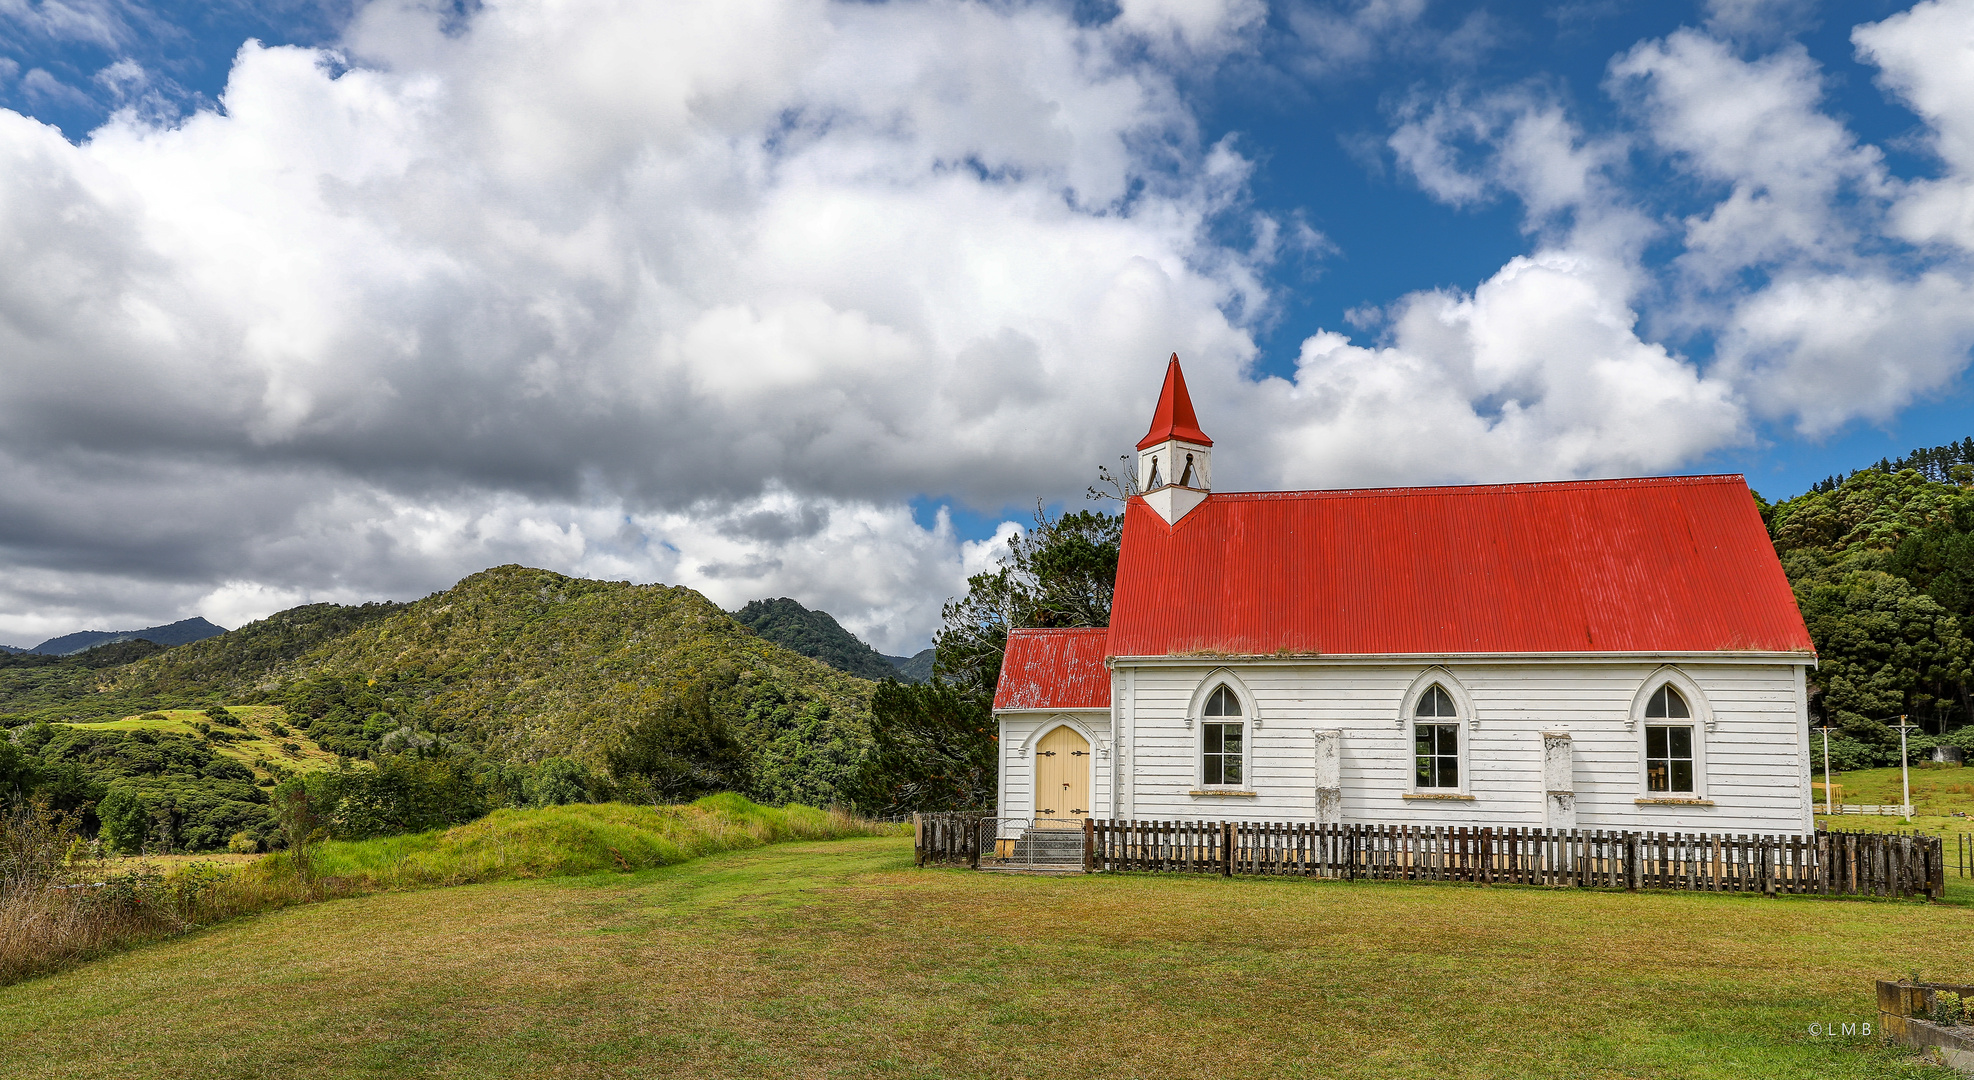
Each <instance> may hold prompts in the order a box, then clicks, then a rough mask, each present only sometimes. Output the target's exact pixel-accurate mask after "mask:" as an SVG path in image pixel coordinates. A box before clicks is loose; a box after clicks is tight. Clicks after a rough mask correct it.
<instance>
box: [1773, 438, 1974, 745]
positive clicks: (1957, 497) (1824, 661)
mask: <svg viewBox="0 0 1974 1080" xmlns="http://www.w3.org/2000/svg"><path fill="white" fill-rule="evenodd" d="M1936 456H1938V455H1936ZM1929 460H1930V459H1929ZM1944 471H1946V470H1945V469H1944V468H1941V469H1928V470H1926V471H1921V470H1920V469H1918V468H1907V469H1903V470H1899V471H1896V472H1894V471H1887V470H1885V469H1879V468H1870V469H1866V470H1863V471H1860V472H1856V473H1852V474H1851V475H1850V476H1848V477H1845V478H1844V479H1843V480H1841V481H1838V482H1836V483H1835V484H1834V485H1822V484H1820V485H1818V487H1817V488H1816V489H1813V490H1811V491H1810V492H1808V493H1806V494H1803V495H1799V496H1797V497H1796V498H1793V499H1786V500H1783V501H1781V502H1778V503H1775V504H1773V505H1764V506H1763V508H1762V514H1763V517H1764V519H1765V520H1766V521H1767V522H1768V525H1769V533H1770V536H1771V537H1772V538H1773V540H1774V541H1775V549H1776V553H1777V554H1778V555H1780V556H1781V559H1782V566H1783V569H1784V570H1785V571H1786V572H1787V573H1788V575H1789V581H1790V583H1791V584H1792V585H1793V586H1794V587H1795V591H1796V599H1797V602H1798V603H1799V604H1800V605H1801V606H1802V611H1803V618H1804V620H1805V621H1806V622H1807V623H1808V624H1809V630H1810V635H1811V637H1812V638H1813V639H1814V640H1815V642H1816V647H1817V659H1818V664H1817V667H1816V668H1815V669H1814V670H1812V671H1811V672H1810V681H1811V699H1810V712H1811V716H1812V722H1813V723H1816V724H1819V725H1821V724H1823V723H1825V722H1826V721H1827V722H1830V723H1833V724H1835V725H1836V726H1838V727H1840V728H1842V729H1843V732H1844V735H1845V738H1844V739H1842V740H1841V741H1840V743H1833V752H1834V753H1836V754H1837V755H1838V756H1840V757H1842V758H1844V760H1843V761H1842V762H1841V764H1842V765H1843V766H1844V767H1852V768H1854V767H1859V766H1862V765H1871V764H1893V763H1896V761H1897V752H1898V736H1897V732H1896V731H1895V730H1894V729H1892V728H1889V727H1887V726H1886V723H1885V722H1886V721H1887V720H1894V721H1895V720H1896V718H1897V717H1898V716H1899V715H1901V714H1904V715H1908V716H1910V717H1911V718H1912V722H1914V723H1916V724H1919V725H1921V728H1922V731H1921V733H1920V734H1919V735H1918V736H1917V737H1916V738H1915V739H1914V740H1913V745H1914V749H1915V751H1916V756H1918V757H1920V758H1923V757H1924V756H1925V752H1926V751H1928V750H1930V749H1931V747H1932V745H1933V744H1934V742H1935V741H1936V740H1937V741H1946V742H1949V743H1951V744H1953V745H1957V746H1961V747H1962V748H1963V749H1967V750H1974V701H1970V698H1969V692H1968V690H1969V687H1968V683H1969V679H1970V677H1974V670H1970V668H1974V644H1970V641H1969V638H1968V627H1969V625H1970V620H1974V490H1970V488H1968V487H1963V486H1961V483H1965V482H1967V481H1968V480H1969V479H1971V478H1974V470H1967V469H1965V468H1962V469H1961V470H1960V471H1959V474H1958V475H1956V476H1954V477H1953V480H1954V481H1959V482H1952V481H1942V480H1939V479H1934V478H1930V477H1929V476H1928V475H1927V472H1932V473H1934V474H1935V475H1936V476H1937V475H1939V474H1941V473H1942V472H1944ZM1758 498H1759V497H1758Z"/></svg>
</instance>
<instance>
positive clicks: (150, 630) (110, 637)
mask: <svg viewBox="0 0 1974 1080" xmlns="http://www.w3.org/2000/svg"><path fill="white" fill-rule="evenodd" d="M224 633H226V628H225V627H224V626H219V625H217V624H215V623H209V622H207V621H206V620H205V619H204V618H201V617H200V616H197V615H195V616H193V617H192V618H189V619H180V620H178V621H177V622H175V623H170V624H167V625H165V626H150V627H145V628H144V629H142V630H78V631H76V632H75V633H73V634H63V635H62V636H61V637H55V638H49V639H48V640H47V641H44V642H42V643H41V644H39V645H36V646H35V647H34V648H32V649H15V648H12V647H11V646H0V648H4V649H6V650H7V651H8V652H31V653H40V654H41V655H43V656H71V655H74V654H75V653H79V652H81V651H83V650H84V649H93V648H95V647H96V646H98V645H107V644H109V643H110V642H113V641H135V640H137V639H138V638H143V639H144V640H145V641H148V642H150V643H152V644H153V645H167V646H169V645H190V644H191V643H193V642H195V641H204V640H205V639H207V638H212V637H218V636H219V635H221V634H224Z"/></svg>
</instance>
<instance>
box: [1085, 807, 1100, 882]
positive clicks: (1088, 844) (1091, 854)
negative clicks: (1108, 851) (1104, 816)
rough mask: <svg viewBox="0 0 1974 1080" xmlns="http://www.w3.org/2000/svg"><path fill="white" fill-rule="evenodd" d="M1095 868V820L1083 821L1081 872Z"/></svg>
mask: <svg viewBox="0 0 1974 1080" xmlns="http://www.w3.org/2000/svg"><path fill="white" fill-rule="evenodd" d="M1096 868H1097V820H1096V819H1095V818H1084V819H1083V872H1084V873H1086V874H1087V873H1089V872H1090V871H1092V870H1095V869H1096Z"/></svg>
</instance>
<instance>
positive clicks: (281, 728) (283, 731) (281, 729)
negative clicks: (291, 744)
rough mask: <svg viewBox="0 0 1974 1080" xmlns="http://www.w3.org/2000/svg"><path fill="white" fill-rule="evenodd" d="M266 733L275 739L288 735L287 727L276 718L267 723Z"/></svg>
mask: <svg viewBox="0 0 1974 1080" xmlns="http://www.w3.org/2000/svg"><path fill="white" fill-rule="evenodd" d="M267 733H268V734H269V735H272V736H274V737H275V738H277V739H285V738H287V737H288V728H287V726H286V725H284V724H282V723H281V722H280V721H279V720H276V721H272V722H270V723H269V724H268V725H267Z"/></svg>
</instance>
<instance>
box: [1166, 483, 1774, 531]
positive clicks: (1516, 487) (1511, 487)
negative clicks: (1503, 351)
mask: <svg viewBox="0 0 1974 1080" xmlns="http://www.w3.org/2000/svg"><path fill="white" fill-rule="evenodd" d="M1734 481H1739V482H1740V483H1742V484H1746V483H1747V482H1748V478H1747V477H1746V476H1745V475H1744V474H1742V473H1698V474H1694V475H1691V476H1614V477H1609V478H1606V479H1601V480H1599V479H1585V480H1522V481H1516V482H1514V483H1507V484H1432V485H1425V486H1420V487H1377V488H1308V489H1304V490H1301V491H1215V492H1213V493H1211V494H1209V495H1208V496H1207V499H1208V500H1209V501H1213V500H1218V501H1231V500H1243V501H1246V500H1254V501H1260V500H1263V499H1344V498H1370V497H1373V496H1378V495H1450V494H1454V493H1457V492H1467V491H1526V490H1531V489H1536V488H1546V489H1550V490H1568V489H1572V488H1578V489H1581V488H1616V487H1699V486H1701V485H1703V484H1726V483H1730V482H1734ZM1133 498H1141V496H1133ZM1188 516H1190V515H1188ZM1181 520H1183V519H1181Z"/></svg>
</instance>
